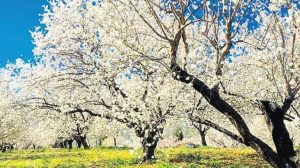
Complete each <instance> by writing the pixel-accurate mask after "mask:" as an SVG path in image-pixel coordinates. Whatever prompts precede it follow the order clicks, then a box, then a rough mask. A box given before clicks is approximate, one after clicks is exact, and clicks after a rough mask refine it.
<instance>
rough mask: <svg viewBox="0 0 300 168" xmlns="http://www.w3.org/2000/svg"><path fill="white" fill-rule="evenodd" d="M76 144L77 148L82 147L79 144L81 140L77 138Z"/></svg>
mask: <svg viewBox="0 0 300 168" xmlns="http://www.w3.org/2000/svg"><path fill="white" fill-rule="evenodd" d="M75 141H76V143H77V148H81V145H82V142H81V139H80V138H79V137H77V138H76V139H75Z"/></svg>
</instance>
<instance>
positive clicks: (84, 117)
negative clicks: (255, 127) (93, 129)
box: [1, 0, 300, 168]
mask: <svg viewBox="0 0 300 168" xmlns="http://www.w3.org/2000/svg"><path fill="white" fill-rule="evenodd" d="M49 3H50V4H49V5H48V6H46V7H45V13H44V14H43V15H42V17H43V18H42V20H41V23H42V24H44V28H38V27H37V28H36V30H35V31H33V32H32V37H33V42H34V44H35V46H36V47H35V49H34V53H35V55H36V58H37V63H36V64H35V65H31V64H22V63H21V62H20V61H19V62H17V63H16V64H15V65H8V66H7V68H6V69H5V70H3V72H2V74H1V75H3V77H2V78H3V79H4V78H5V79H6V80H3V82H2V83H1V85H2V86H3V88H2V89H3V92H4V93H5V94H3V95H4V96H3V100H4V101H3V100H1V101H3V102H4V103H3V104H4V105H3V108H2V109H5V110H6V109H7V113H6V114H12V113H14V112H15V111H18V109H21V111H22V110H24V111H27V112H28V113H35V114H36V115H44V116H45V118H49V116H47V115H54V116H55V115H56V113H59V114H60V113H63V114H66V116H69V117H71V118H72V116H73V119H74V118H75V119H74V120H76V122H74V121H72V123H76V124H73V125H72V126H68V125H66V127H69V128H70V129H71V130H75V131H73V133H68V137H65V138H67V139H66V140H68V139H75V140H76V138H77V139H78V138H79V139H81V142H82V144H84V139H85V137H86V133H85V132H86V129H88V128H89V127H87V125H89V123H90V122H91V121H92V120H94V118H95V117H97V118H102V119H106V120H109V121H116V123H120V124H121V125H124V126H126V127H127V128H129V129H131V130H132V131H133V132H134V133H135V135H136V136H137V137H139V138H141V145H142V147H143V149H144V160H145V161H146V160H149V159H152V158H153V157H154V150H155V148H156V146H157V143H158V141H159V140H160V139H161V138H162V134H163V132H164V128H165V125H166V123H167V120H169V119H172V118H174V117H178V116H180V117H182V116H185V117H187V118H189V119H190V121H191V123H193V124H194V126H195V127H196V128H197V129H198V130H199V133H200V135H201V137H205V134H206V132H207V129H208V128H209V127H211V128H213V129H215V130H218V131H219V132H221V133H223V134H225V135H227V136H229V137H230V138H232V139H233V140H235V141H237V142H239V143H241V144H243V145H245V146H249V147H251V148H253V149H254V150H255V151H256V152H257V153H258V154H259V155H261V157H263V158H264V159H265V160H266V161H267V162H268V163H269V164H270V165H272V166H273V167H280V168H281V167H299V158H298V156H297V154H296V152H295V149H294V146H293V145H294V144H293V141H292V138H291V136H290V134H289V132H288V129H287V127H286V122H287V121H290V122H292V121H295V120H296V121H299V119H300V116H299V112H298V110H297V109H298V108H297V107H298V104H299V101H298V97H299V93H298V92H299V90H300V78H299V77H300V76H299V70H300V61H299V60H300V58H299V53H300V46H299V45H300V43H299V41H298V36H299V35H300V34H299V28H298V26H299V25H300V20H299V19H298V18H300V17H299V16H300V13H299V9H298V8H299V4H298V3H297V2H293V1H288V0H287V1H278V2H277V1H261V0H234V1H231V0H222V1H215V0H203V1H202V0H178V1H177V0H175V1H173V0H172V1H171V0H170V1H169V0H164V1H160V0H135V1H132V0H115V1H110V0H107V1H98V0H85V1H83V0H68V1H66V0H52V1H50V2H49ZM4 107H5V108H4ZM11 107H13V108H11ZM45 114H47V115H45ZM74 115H75V117H74ZM26 116H27V115H26ZM30 116H35V115H30ZM254 116H261V117H264V118H265V122H264V123H261V125H263V124H265V126H266V127H267V128H268V130H269V133H270V136H271V139H272V144H270V143H269V144H268V143H267V141H265V140H264V139H263V138H259V137H258V136H256V135H254V134H253V131H252V130H251V129H250V125H251V118H253V117H254ZM45 121H46V120H45ZM32 122H33V123H32V124H34V119H33V120H32ZM219 123H224V125H221V124H219ZM203 143H205V141H203ZM273 146H274V147H275V150H274V149H273V148H272V147H273Z"/></svg>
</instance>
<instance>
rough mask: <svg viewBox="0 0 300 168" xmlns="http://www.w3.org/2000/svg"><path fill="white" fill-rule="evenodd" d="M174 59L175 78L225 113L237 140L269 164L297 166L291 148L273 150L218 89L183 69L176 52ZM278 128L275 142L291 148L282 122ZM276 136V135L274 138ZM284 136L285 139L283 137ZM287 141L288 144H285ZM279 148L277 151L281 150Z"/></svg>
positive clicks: (172, 63) (280, 166)
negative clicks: (254, 132)
mask: <svg viewBox="0 0 300 168" xmlns="http://www.w3.org/2000/svg"><path fill="white" fill-rule="evenodd" d="M175 49H176V48H175ZM171 54H172V60H171V67H170V68H171V69H172V71H173V72H174V79H175V80H178V81H180V82H183V83H191V84H192V87H193V88H194V89H195V90H196V91H198V92H199V93H200V94H201V95H202V96H203V97H204V98H205V99H206V100H207V102H208V103H209V104H210V105H212V106H213V107H215V108H216V109H217V110H218V111H219V112H220V113H222V114H224V115H225V116H226V117H227V118H228V119H229V120H230V121H231V123H232V124H233V125H234V126H235V128H236V129H237V131H238V132H239V135H233V136H231V137H233V138H235V140H237V141H239V142H241V143H243V144H245V145H247V146H250V147H251V148H253V149H254V150H255V151H256V152H257V153H258V154H260V155H261V156H262V157H263V158H264V159H265V160H266V161H267V162H268V163H269V164H271V165H272V166H273V167H276V168H287V167H292V168H297V167H298V166H296V164H295V163H291V161H289V160H287V159H286V156H284V155H286V154H287V153H288V154H287V155H288V156H290V155H291V154H292V153H293V152H291V150H290V149H280V150H282V152H283V151H284V152H283V153H284V155H282V156H281V155H279V153H276V152H275V151H273V149H272V148H271V147H270V146H268V145H267V144H266V143H265V142H263V141H262V140H260V139H259V138H257V137H255V136H254V135H252V134H251V132H250V130H249V128H248V126H247V124H246V123H245V121H244V119H243V118H242V117H241V115H240V114H239V113H238V112H237V111H236V110H235V109H234V108H233V107H232V106H231V105H230V104H229V103H227V102H226V101H225V100H224V99H222V98H221V97H220V95H219V93H218V91H217V90H215V89H214V88H213V89H210V88H209V87H208V86H207V85H206V84H205V83H204V82H203V81H201V80H199V79H198V78H195V77H194V76H192V75H190V74H188V73H187V72H186V71H184V70H183V69H181V68H180V67H179V65H178V64H177V63H176V52H175V53H174V52H172V53H171ZM275 125H277V126H276V129H275V130H273V132H274V133H273V135H274V136H273V140H274V143H275V144H277V145H276V147H279V148H282V147H285V146H286V147H288V148H290V144H289V143H290V142H289V140H288V139H289V137H286V133H285V131H284V128H283V125H284V124H283V125H282V122H279V123H278V124H275ZM279 130H283V131H284V132H283V133H282V132H280V131H279ZM274 137H276V138H275V139H274ZM282 138H283V139H282ZM285 143H287V144H285ZM280 150H277V151H280Z"/></svg>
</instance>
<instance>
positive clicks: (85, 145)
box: [80, 136, 90, 149]
mask: <svg viewBox="0 0 300 168" xmlns="http://www.w3.org/2000/svg"><path fill="white" fill-rule="evenodd" d="M80 139H81V142H82V145H83V148H84V149H89V148H90V147H89V145H88V143H87V141H86V137H85V136H80Z"/></svg>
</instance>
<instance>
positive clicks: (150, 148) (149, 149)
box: [143, 141, 157, 162]
mask: <svg viewBox="0 0 300 168" xmlns="http://www.w3.org/2000/svg"><path fill="white" fill-rule="evenodd" d="M156 146H157V141H155V142H153V144H148V143H146V144H144V145H143V162H147V161H151V160H154V159H155V155H154V153H155V149H156Z"/></svg>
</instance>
